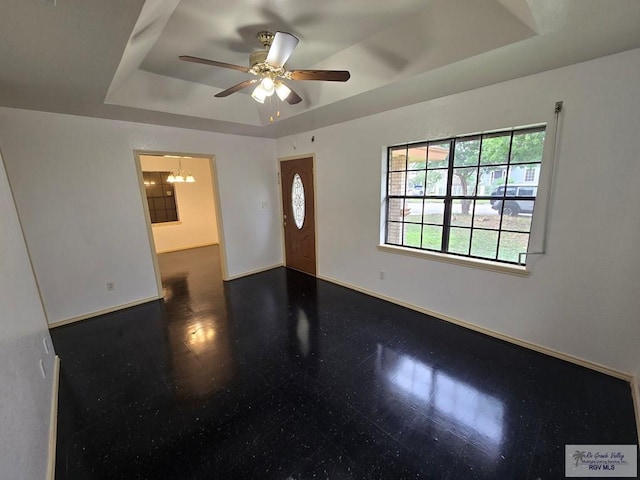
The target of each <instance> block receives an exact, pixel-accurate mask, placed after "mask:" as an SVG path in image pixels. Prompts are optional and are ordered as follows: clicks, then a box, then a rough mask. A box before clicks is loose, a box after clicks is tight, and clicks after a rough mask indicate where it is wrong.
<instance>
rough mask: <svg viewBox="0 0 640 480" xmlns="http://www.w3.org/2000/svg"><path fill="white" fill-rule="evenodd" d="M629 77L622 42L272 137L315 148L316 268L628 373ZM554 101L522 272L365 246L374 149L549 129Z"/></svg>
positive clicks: (633, 327)
mask: <svg viewBox="0 0 640 480" xmlns="http://www.w3.org/2000/svg"><path fill="white" fill-rule="evenodd" d="M638 79H640V50H634V51H630V52H626V53H623V54H619V55H616V56H610V57H605V58H602V59H598V60H594V61H591V62H587V63H583V64H578V65H574V66H569V67H566V68H562V69H559V70H554V71H550V72H546V73H542V74H538V75H533V76H529V77H524V78H520V79H516V80H513V81H509V82H505V83H500V84H496V85H492V86H489V87H486V88H482V89H478V90H473V91H469V92H465V93H461V94H457V95H453V96H449V97H445V98H440V99H437V100H433V101H429V102H425V103H420V104H416V105H411V106H408V107H404V108H400V109H397V110H393V111H389V112H385V113H381V114H377V115H373V116H370V117H366V118H362V119H358V120H354V121H350V122H346V123H342V124H339V125H333V126H330V127H326V128H323V129H320V130H315V131H313V132H308V133H305V134H300V135H294V136H290V137H286V138H281V139H279V140H278V156H279V157H285V156H289V155H294V154H296V153H297V152H314V153H315V154H316V184H317V192H316V195H317V196H316V208H317V228H318V243H317V249H318V274H319V275H320V276H323V277H327V278H331V279H335V280H338V281H340V282H345V283H348V284H351V285H354V286H356V287H358V288H361V289H366V290H369V291H373V292H376V293H377V294H380V295H384V296H389V297H392V298H396V299H398V300H400V301H403V302H407V303H409V304H412V305H415V306H418V307H421V308H425V309H429V310H431V311H435V312H438V313H441V314H445V315H448V316H451V317H454V318H457V319H460V320H463V321H467V322H470V323H473V324H476V325H479V326H481V327H484V328H488V329H491V330H494V331H497V332H500V333H503V334H506V335H511V336H513V337H516V338H519V339H522V340H525V341H528V342H532V343H535V344H538V345H541V346H544V347H547V348H551V349H554V350H558V351H560V352H564V353H568V354H570V355H574V356H577V357H581V358H584V359H587V360H589V361H591V362H595V363H599V364H602V365H605V366H608V367H610V368H613V369H616V370H619V371H622V372H626V373H633V372H634V371H635V372H636V373H637V367H638V362H639V361H640V321H639V319H638V312H640V295H639V294H638V292H639V290H638V285H640V282H639V278H638V276H639V272H640V270H639V267H640V248H639V247H638V246H639V245H640V226H639V225H640V224H639V222H638V208H639V205H640V202H639V200H638V191H639V188H638V185H640V161H639V157H638V151H639V149H638V138H637V137H638V128H639V126H640V82H639V81H638ZM557 100H563V101H564V111H563V113H562V117H561V118H562V120H561V128H560V135H559V148H558V152H557V153H558V156H557V168H556V188H555V192H554V198H553V202H552V205H551V210H550V212H551V215H550V231H549V243H548V253H547V255H545V256H542V257H538V258H532V259H530V266H531V271H532V273H531V275H530V276H529V277H528V278H518V277H514V276H511V275H506V274H501V273H494V272H488V271H484V270H479V269H474V268H469V267H463V266H457V265H452V264H447V263H440V262H436V261H430V260H427V259H416V258H412V257H406V256H402V255H398V254H392V253H385V252H381V251H378V250H377V249H376V246H377V244H378V242H379V238H380V228H381V224H380V205H381V190H380V185H381V183H382V181H383V179H384V175H385V173H384V171H383V167H382V164H383V162H382V158H383V156H384V148H385V146H387V145H393V144H398V143H403V142H407V141H417V140H424V139H437V138H443V137H447V136H450V135H457V134H464V133H470V132H478V131H486V130H492V129H498V128H505V127H511V126H519V125H529V124H534V123H540V122H549V123H551V122H552V120H553V109H554V104H555V101H557ZM312 135H315V143H313V144H311V142H310V139H311V136H312ZM294 143H296V144H297V150H294V148H293V145H294ZM548 153H549V152H548V151H547V152H546V154H545V157H546V158H545V162H547V164H548ZM547 167H548V165H547ZM544 168H545V166H544V165H543V169H544ZM547 187H548V182H546V184H543V186H542V188H541V191H542V190H545V189H546V188H547ZM540 220H541V217H540V215H539V214H536V218H535V219H534V232H533V237H534V238H532V244H533V245H532V246H533V248H534V249H535V248H537V247H539V245H540V243H541V232H542V229H541V227H542V222H541V221H540ZM380 270H384V271H385V272H386V277H385V280H380V279H379V271H380Z"/></svg>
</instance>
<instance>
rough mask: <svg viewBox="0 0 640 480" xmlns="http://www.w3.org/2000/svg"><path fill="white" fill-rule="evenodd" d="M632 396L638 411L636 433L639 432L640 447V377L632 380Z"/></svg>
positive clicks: (635, 408) (639, 442) (639, 441)
mask: <svg viewBox="0 0 640 480" xmlns="http://www.w3.org/2000/svg"><path fill="white" fill-rule="evenodd" d="M631 396H632V397H633V407H634V410H635V411H636V431H637V432H638V445H640V377H639V376H638V375H636V376H635V377H633V378H632V380H631Z"/></svg>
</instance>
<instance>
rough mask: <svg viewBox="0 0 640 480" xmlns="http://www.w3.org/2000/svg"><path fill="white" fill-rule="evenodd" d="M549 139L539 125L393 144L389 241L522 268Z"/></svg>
mask: <svg viewBox="0 0 640 480" xmlns="http://www.w3.org/2000/svg"><path fill="white" fill-rule="evenodd" d="M544 137H545V128H544V127H536V128H528V129H514V130H508V131H502V132H494V133H487V134H481V135H470V136H464V137H456V138H449V139H445V140H437V141H427V142H420V143H412V144H406V145H399V146H395V147H390V148H389V149H388V168H387V195H386V200H387V205H386V206H387V209H386V234H385V235H386V236H385V243H386V244H388V245H396V246H402V247H408V248H412V249H418V250H429V251H436V252H442V253H447V254H451V255H459V256H465V257H473V258H480V259H485V260H492V261H497V262H503V263H516V264H517V263H518V261H519V258H518V257H519V254H520V253H526V251H527V247H528V244H529V234H530V231H531V219H532V215H533V207H534V205H535V200H536V194H537V190H538V186H537V183H535V182H533V181H531V180H530V179H531V174H529V172H530V171H532V172H533V178H534V179H536V178H537V177H538V175H537V174H536V172H539V169H540V163H541V162H542V150H543V145H544ZM505 184H506V185H505ZM417 186H420V188H417ZM422 187H424V188H422Z"/></svg>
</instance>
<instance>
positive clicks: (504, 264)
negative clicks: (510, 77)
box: [377, 123, 548, 276]
mask: <svg viewBox="0 0 640 480" xmlns="http://www.w3.org/2000/svg"><path fill="white" fill-rule="evenodd" d="M535 132H544V133H545V139H544V140H543V143H542V149H543V150H542V154H541V155H540V160H539V161H536V162H531V161H525V162H522V161H515V162H513V159H512V158H511V151H512V146H513V138H514V136H515V135H517V134H519V133H520V134H522V133H535ZM547 133H548V132H547V124H546V123H540V124H534V125H526V126H520V127H511V128H505V129H497V130H491V131H486V132H475V133H469V134H463V135H457V136H451V137H447V138H441V139H434V140H422V141H414V142H406V143H400V144H395V145H388V146H386V147H385V148H384V165H385V171H384V172H385V173H384V175H383V180H384V183H383V196H382V200H383V208H382V211H381V214H382V215H381V220H382V222H381V226H382V228H381V230H380V243H379V244H378V246H377V248H378V250H379V251H384V252H391V253H400V254H403V255H408V256H413V257H418V258H427V259H433V260H436V261H441V262H446V263H453V264H457V265H463V266H467V267H476V268H481V269H485V270H491V271H498V272H503V273H508V274H513V275H517V276H528V275H529V270H528V269H527V265H526V263H522V264H521V263H518V262H519V261H520V256H521V255H525V256H526V254H527V253H528V251H529V249H530V247H531V245H530V242H531V238H532V235H533V231H532V228H533V225H534V222H533V215H534V214H535V212H536V211H538V210H537V209H535V208H534V210H533V214H532V216H531V223H530V226H529V230H528V231H527V232H524V231H522V232H520V231H517V232H516V231H513V232H514V233H526V234H527V235H528V243H527V245H528V247H527V251H526V252H522V253H521V254H520V255H519V256H518V261H517V262H513V261H508V260H499V259H498V258H495V259H488V258H482V257H478V256H473V255H471V251H469V253H467V254H465V253H457V252H446V251H442V250H429V249H426V248H423V247H412V246H405V245H402V244H397V243H387V242H388V241H389V225H390V224H394V223H398V224H399V225H401V228H402V229H403V227H402V226H404V225H405V224H406V222H405V221H404V220H402V219H401V220H400V221H399V222H397V221H395V220H394V219H391V220H390V219H389V201H390V200H392V199H400V200H402V201H403V203H402V204H403V205H406V203H405V202H406V200H407V199H411V198H416V199H422V200H426V199H431V200H442V201H443V203H444V213H443V219H442V225H439V226H441V228H442V242H441V245H442V247H441V248H444V246H445V245H448V238H449V235H450V234H451V229H452V228H453V227H454V226H453V225H451V210H452V207H453V203H454V202H455V201H456V200H457V201H460V200H464V199H467V200H469V201H471V202H472V204H473V203H474V202H475V201H477V200H491V199H494V198H495V197H494V196H491V195H486V194H485V195H477V191H476V192H475V193H476V194H475V195H469V194H467V195H466V196H464V195H461V194H454V193H453V182H454V176H455V175H454V173H453V172H454V170H455V169H456V168H463V166H458V167H456V165H455V160H454V158H455V153H454V152H455V146H456V143H457V142H459V141H461V140H464V139H472V138H474V137H477V138H478V139H479V140H480V141H481V143H480V145H479V149H480V150H479V153H478V156H479V157H478V162H479V163H478V165H477V166H475V167H474V166H469V168H476V169H477V175H478V178H479V175H480V171H481V169H482V167H483V165H482V164H481V163H480V162H481V155H482V140H483V138H484V137H485V136H488V137H491V136H493V135H500V134H505V135H507V134H508V135H510V136H511V140H510V143H509V150H508V153H507V160H506V163H505V165H504V166H505V172H503V173H502V175H501V178H502V177H504V178H505V179H507V178H508V176H509V171H510V170H511V169H512V168H513V167H514V166H515V167H523V168H525V171H524V174H525V175H526V174H527V172H528V170H530V169H533V171H534V175H535V168H536V166H537V167H538V169H541V168H542V165H543V159H544V157H545V145H546V137H547V135H546V134H547ZM446 143H448V144H449V145H450V147H449V148H450V154H449V155H452V157H451V158H450V161H449V164H448V166H447V167H446V169H445V170H446V172H447V187H446V193H445V194H444V195H438V194H432V195H428V194H427V192H426V185H424V186H423V188H424V189H425V191H424V193H423V195H421V196H414V195H410V194H409V189H408V183H406V182H407V180H406V178H405V191H404V194H403V195H390V193H389V188H390V181H391V180H390V178H391V177H390V174H391V173H393V172H400V170H392V168H391V157H390V155H391V151H392V150H393V149H398V147H400V149H401V148H406V149H407V151H408V150H409V149H410V148H412V146H413V147H415V146H420V145H424V146H426V147H427V148H428V146H430V145H438V144H446ZM489 166H490V165H489ZM500 166H502V164H500ZM433 170H436V171H437V170H438V168H437V167H436V168H435V169H433ZM411 171H414V169H410V168H409V164H408V154H407V163H406V165H405V167H404V170H402V172H404V173H405V174H407V173H408V172H411ZM419 171H422V169H420V170H419ZM424 171H425V173H426V174H428V172H429V171H430V169H429V167H428V160H427V164H425V169H424ZM540 180H541V178H538V182H537V183H536V184H535V186H536V187H537V189H539V187H540V185H539V183H540ZM425 183H426V177H425ZM507 198H509V197H508V196H507V190H506V189H504V192H503V195H502V197H501V201H502V202H504V201H505V199H507ZM517 200H518V201H524V200H529V201H534V202H536V204H537V201H538V200H539V198H538V195H537V192H536V195H535V196H527V197H517ZM503 215H504V214H503V213H502V212H500V226H499V227H498V230H491V231H496V232H498V241H499V238H500V236H501V234H502V233H503V232H506V233H510V232H512V230H511V229H504V230H503V228H502V222H503V218H502V217H503ZM409 223H410V224H413V223H415V222H409ZM419 225H421V227H424V225H428V224H425V223H424V217H423V220H422V222H420V223H419ZM465 228H466V227H465ZM469 230H470V231H471V233H470V235H471V236H472V235H473V232H474V231H476V230H486V229H483V228H476V227H474V225H473V217H472V222H471V225H470V227H469ZM402 232H404V229H403V230H402ZM422 234H423V233H422V230H421V238H422ZM470 241H471V240H470ZM401 243H404V233H401ZM420 244H421V245H422V240H421V241H420ZM469 248H471V244H470V247H469ZM496 248H498V246H496ZM498 252H499V250H496V256H497V255H498ZM525 262H526V261H525Z"/></svg>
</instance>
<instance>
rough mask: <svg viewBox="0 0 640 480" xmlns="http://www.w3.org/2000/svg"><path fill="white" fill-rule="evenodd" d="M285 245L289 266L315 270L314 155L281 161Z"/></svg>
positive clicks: (310, 272)
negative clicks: (312, 156)
mask: <svg viewBox="0 0 640 480" xmlns="http://www.w3.org/2000/svg"><path fill="white" fill-rule="evenodd" d="M280 172H281V185H282V212H283V215H284V218H283V225H284V249H285V263H286V265H287V267H289V268H293V269H295V270H300V271H301V272H305V273H309V274H311V275H315V274H316V225H315V205H314V201H313V158H311V157H307V158H298V159H295V160H283V161H281V162H280Z"/></svg>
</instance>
